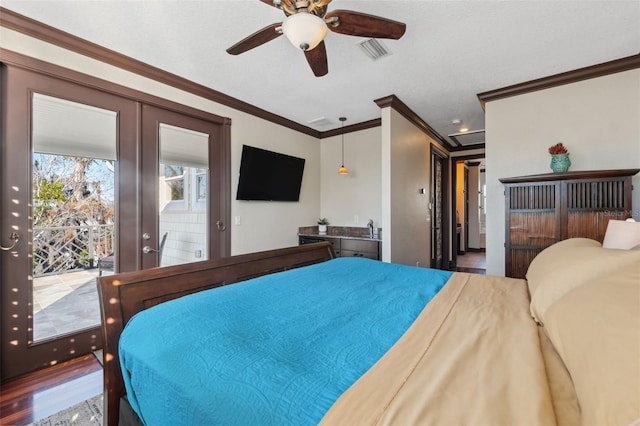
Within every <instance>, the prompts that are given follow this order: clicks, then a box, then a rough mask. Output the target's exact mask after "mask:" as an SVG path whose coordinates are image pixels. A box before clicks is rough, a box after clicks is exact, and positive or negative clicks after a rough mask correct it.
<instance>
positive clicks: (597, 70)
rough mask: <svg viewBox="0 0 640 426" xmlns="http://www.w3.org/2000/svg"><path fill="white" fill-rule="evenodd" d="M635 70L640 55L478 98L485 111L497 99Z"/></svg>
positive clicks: (498, 90) (512, 87) (519, 85)
mask: <svg viewBox="0 0 640 426" xmlns="http://www.w3.org/2000/svg"><path fill="white" fill-rule="evenodd" d="M635 68H640V54H638V55H632V56H627V57H625V58H620V59H616V60H613V61H609V62H604V63H601V64H597V65H592V66H589V67H584V68H578V69H576V70H573V71H567V72H563V73H560V74H555V75H551V76H548V77H543V78H538V79H536V80H530V81H526V82H524V83H519V84H514V85H512V86H507V87H503V88H500V89H495V90H490V91H488V92H482V93H478V94H477V95H476V96H477V97H478V100H479V101H480V105H482V109H483V110H484V109H485V104H486V103H487V102H491V101H495V100H497V99H503V98H508V97H511V96H517V95H522V94H524V93H529V92H535V91H538V90H543V89H549V88H551V87H556V86H562V85H564V84H569V83H575V82H578V81H582V80H588V79H591V78H596V77H602V76H605V75H609V74H615V73H619V72H623V71H628V70H632V69H635Z"/></svg>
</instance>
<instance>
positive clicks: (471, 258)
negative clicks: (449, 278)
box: [456, 251, 487, 274]
mask: <svg viewBox="0 0 640 426" xmlns="http://www.w3.org/2000/svg"><path fill="white" fill-rule="evenodd" d="M456 263H457V268H456V271H459V272H471V273H474V274H485V273H486V269H487V258H486V253H485V252H471V251H467V252H466V253H465V254H464V255H458V257H457V260H456Z"/></svg>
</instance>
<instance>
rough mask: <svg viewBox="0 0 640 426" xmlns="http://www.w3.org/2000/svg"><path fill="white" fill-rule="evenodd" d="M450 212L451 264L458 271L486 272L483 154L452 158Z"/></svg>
mask: <svg viewBox="0 0 640 426" xmlns="http://www.w3.org/2000/svg"><path fill="white" fill-rule="evenodd" d="M453 164H454V168H455V169H454V171H453V173H452V182H453V185H452V187H453V191H452V193H453V197H452V205H453V210H454V211H455V212H456V218H457V220H456V224H455V226H454V227H453V228H452V232H453V233H454V235H456V238H455V240H454V242H453V245H452V246H453V250H452V258H453V264H454V266H455V268H456V270H458V271H465V272H474V273H481V274H484V273H485V272H486V227H485V217H486V181H485V179H484V178H485V161H484V154H478V155H472V156H465V157H455V158H454V161H453Z"/></svg>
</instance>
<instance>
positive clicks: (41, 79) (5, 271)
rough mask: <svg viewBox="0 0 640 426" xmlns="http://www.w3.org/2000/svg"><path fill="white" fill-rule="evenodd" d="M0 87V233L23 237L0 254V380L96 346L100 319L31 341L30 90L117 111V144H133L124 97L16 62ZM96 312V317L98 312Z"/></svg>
mask: <svg viewBox="0 0 640 426" xmlns="http://www.w3.org/2000/svg"><path fill="white" fill-rule="evenodd" d="M2 87H3V90H2V93H3V104H2V106H3V110H2V128H3V133H2V146H3V158H2V161H3V163H2V194H1V195H0V198H2V199H3V204H2V212H1V213H0V215H1V217H2V225H1V226H2V228H1V229H0V233H2V234H5V233H7V232H9V230H11V229H13V230H15V232H18V234H20V235H21V237H22V240H23V241H21V242H20V243H19V244H18V245H17V246H16V249H15V250H14V251H12V252H11V253H7V252H2V253H0V256H2V257H1V259H0V264H1V265H2V276H1V282H0V287H1V290H0V291H1V292H2V293H1V294H2V299H1V306H2V309H1V312H2V334H1V335H2V340H1V341H0V347H1V350H0V352H1V353H2V368H1V373H0V374H1V377H2V380H4V379H6V378H9V377H12V376H16V375H19V374H22V373H25V372H28V371H32V370H35V369H38V368H41V367H46V366H50V365H53V364H56V363H58V362H61V361H64V360H66V359H70V358H73V357H76V356H78V355H81V354H83V353H89V352H91V351H93V350H96V349H98V348H100V347H101V346H102V335H101V331H100V330H101V329H100V324H97V325H96V326H95V327H92V328H88V329H84V330H82V331H80V332H77V333H72V334H64V335H60V336H56V337H54V338H51V339H46V340H43V341H39V342H37V343H34V342H33V330H32V328H33V319H32V306H33V278H32V273H33V272H32V265H31V259H32V255H33V253H32V245H31V238H32V235H33V234H32V233H31V230H32V229H33V221H32V219H31V212H30V211H29V212H27V210H28V209H29V206H30V205H31V204H32V199H31V198H32V151H33V143H32V128H33V123H32V111H33V108H32V100H33V94H34V93H41V94H44V95H48V96H53V97H56V98H60V99H66V100H69V101H72V102H79V103H83V104H87V105H91V106H95V107H98V108H103V109H108V110H110V111H115V112H117V114H118V122H117V127H118V130H117V133H116V137H117V141H116V143H117V144H118V145H119V144H121V143H123V144H132V143H133V144H135V138H136V126H137V124H136V123H137V113H136V104H135V102H132V101H131V100H129V99H124V98H121V97H119V96H116V95H113V94H108V93H104V92H100V91H98V90H96V89H94V88H91V87H87V86H84V85H78V84H75V83H73V82H70V81H67V80H62V79H58V78H55V77H52V76H49V75H43V74H40V73H38V72H35V71H32V70H28V69H22V68H19V67H13V66H7V65H3V66H2ZM117 148H118V147H117ZM25 162H26V163H27V164H25ZM127 202H128V201H127ZM14 209H15V211H12V210H14ZM25 213H27V214H25ZM123 239H124V241H122V242H121V244H126V243H128V240H127V237H126V236H124V238H123ZM96 317H97V318H99V315H96Z"/></svg>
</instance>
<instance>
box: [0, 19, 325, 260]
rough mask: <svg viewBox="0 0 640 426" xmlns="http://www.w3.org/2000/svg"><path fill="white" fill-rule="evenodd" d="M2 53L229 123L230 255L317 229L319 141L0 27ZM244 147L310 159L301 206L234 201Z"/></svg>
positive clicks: (271, 245) (267, 246) (290, 241)
mask: <svg viewBox="0 0 640 426" xmlns="http://www.w3.org/2000/svg"><path fill="white" fill-rule="evenodd" d="M0 47H1V48H5V49H9V50H13V51H15V52H18V53H22V54H24V55H27V56H30V57H33V58H37V59H41V60H43V61H46V62H50V63H53V64H56V65H59V66H62V67H65V68H69V69H72V70H76V71H79V72H82V73H85V74H88V75H92V76H95V77H98V78H101V79H103V80H107V81H111V82H113V83H116V84H120V85H122V86H127V87H130V88H133V89H136V90H139V91H141V92H145V93H149V94H152V95H155V96H158V97H161V98H166V99H170V100H171V101H173V102H178V103H181V104H184V105H188V106H190V107H193V108H197V109H200V110H203V111H207V112H210V113H213V114H216V115H219V116H223V117H229V118H231V120H232V126H231V144H232V149H231V178H232V179H231V194H232V199H233V202H232V206H231V216H232V221H233V220H234V218H235V217H236V216H239V217H240V222H241V225H231V226H230V227H229V228H228V229H230V230H231V252H232V254H240V253H247V252H253V251H258V250H266V249H271V248H279V247H286V246H291V245H296V244H297V236H296V233H297V228H298V226H300V225H304V224H312V223H315V220H316V218H317V216H318V214H319V212H320V197H319V196H318V194H320V142H319V140H318V139H317V138H314V137H311V136H308V135H305V134H302V133H299V132H296V131H294V130H291V129H288V128H286V127H283V126H279V125H276V124H274V123H271V122H269V121H266V120H263V119H260V118H256V117H254V116H252V115H249V114H245V113H243V112H240V111H237V110H234V109H232V108H229V107H227V106H224V105H221V104H218V103H215V102H212V101H210V100H207V99H204V98H202V97H199V96H196V95H193V94H191V93H188V92H185V91H182V90H178V89H176V88H173V87H171V86H168V85H166V84H163V83H159V82H157V81H154V80H151V79H148V78H145V77H142V76H139V75H137V74H134V73H131V72H128V71H125V70H122V69H119V68H117V67H113V66H111V65H107V64H105V63H103V62H100V61H97V60H94V59H91V58H88V57H85V56H82V55H79V54H77V53H74V52H71V51H68V50H66V49H62V48H60V47H57V46H54V45H52V44H49V43H45V42H42V41H40V40H37V39H35V38H31V37H29V36H26V35H24V34H21V33H19V32H16V31H12V30H9V29H6V28H3V27H0ZM243 144H247V145H252V146H257V147H259V148H265V149H269V150H273V151H277V152H282V153H284V154H288V155H294V156H297V157H302V158H305V159H306V164H305V171H304V177H303V182H302V190H301V195H300V202H298V203H275V202H274V203H268V202H247V201H235V193H236V187H237V181H238V172H239V168H240V156H241V150H242V145H243Z"/></svg>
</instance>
